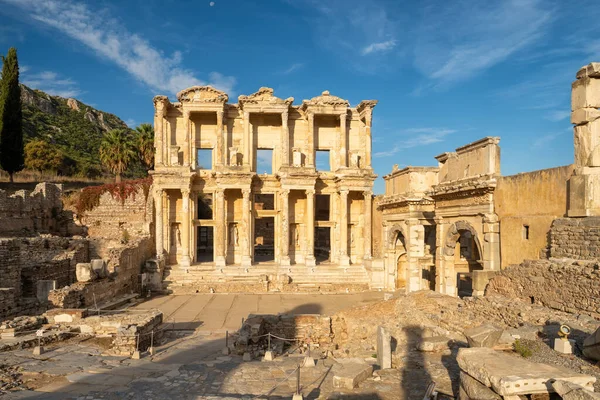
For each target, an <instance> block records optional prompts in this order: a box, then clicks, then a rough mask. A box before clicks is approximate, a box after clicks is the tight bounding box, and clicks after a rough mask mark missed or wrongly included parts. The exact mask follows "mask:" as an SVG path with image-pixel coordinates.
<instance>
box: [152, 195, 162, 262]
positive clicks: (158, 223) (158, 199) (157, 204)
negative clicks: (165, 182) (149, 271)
mask: <svg viewBox="0 0 600 400" xmlns="http://www.w3.org/2000/svg"><path fill="white" fill-rule="evenodd" d="M163 204H164V203H163V190H162V189H155V190H154V209H155V210H156V220H155V221H154V226H155V229H156V235H155V239H156V259H157V260H158V262H159V264H160V263H161V262H162V261H163V260H164V235H163V229H164V227H163V226H164V223H163Z"/></svg>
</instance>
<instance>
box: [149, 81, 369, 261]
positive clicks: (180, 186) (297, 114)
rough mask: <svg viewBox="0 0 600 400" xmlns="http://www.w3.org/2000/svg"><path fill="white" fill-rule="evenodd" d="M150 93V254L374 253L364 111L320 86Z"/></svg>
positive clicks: (197, 257) (310, 256)
mask: <svg viewBox="0 0 600 400" xmlns="http://www.w3.org/2000/svg"><path fill="white" fill-rule="evenodd" d="M177 99H178V101H177V102H175V103H171V102H170V101H169V99H168V98H167V97H166V96H156V97H155V98H154V108H155V119H154V129H155V147H156V157H155V168H154V171H153V172H152V175H153V179H154V184H153V195H154V200H155V204H156V226H155V229H156V248H157V258H158V259H159V260H161V261H163V262H164V263H165V264H167V265H173V266H175V265H178V266H180V267H183V268H187V267H188V266H190V265H193V264H199V265H206V266H214V267H215V268H223V267H226V266H227V265H237V266H242V267H250V266H252V265H255V264H272V265H279V266H289V265H294V264H296V265H306V266H315V265H317V264H321V263H322V264H334V265H340V266H347V265H350V264H361V265H362V264H363V262H364V260H365V259H366V260H370V259H371V256H372V254H371V231H372V228H371V202H372V187H373V181H374V180H375V177H376V176H375V175H374V173H373V169H372V168H371V115H372V110H373V107H374V106H375V105H376V103H377V102H376V101H372V100H370V101H363V102H361V103H360V104H359V105H358V106H357V107H350V105H349V103H348V101H347V100H343V99H341V98H339V97H336V96H332V95H330V94H329V93H328V92H326V91H325V92H323V93H322V95H320V96H317V97H314V98H312V99H310V100H304V101H303V102H302V104H300V105H293V100H294V99H293V98H288V99H280V98H277V97H275V96H274V95H273V90H272V89H270V88H261V89H260V90H259V91H258V92H256V93H254V94H251V95H249V96H239V98H238V103H237V104H229V103H228V100H229V98H228V96H227V94H226V93H224V92H221V91H219V90H217V89H214V88H212V87H210V86H195V87H191V88H188V89H185V90H183V91H181V92H179V93H178V94H177Z"/></svg>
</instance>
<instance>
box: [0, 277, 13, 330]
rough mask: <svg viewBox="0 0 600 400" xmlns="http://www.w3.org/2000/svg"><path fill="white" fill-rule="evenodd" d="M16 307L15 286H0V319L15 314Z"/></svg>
mask: <svg viewBox="0 0 600 400" xmlns="http://www.w3.org/2000/svg"><path fill="white" fill-rule="evenodd" d="M0 276H1V275H0ZM16 307H17V301H16V297H15V288H0V320H3V319H4V318H6V316H8V315H13V314H14V310H15V308H16Z"/></svg>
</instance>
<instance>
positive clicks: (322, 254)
mask: <svg viewBox="0 0 600 400" xmlns="http://www.w3.org/2000/svg"><path fill="white" fill-rule="evenodd" d="M330 255H331V228H329V227H316V228H315V259H316V261H317V263H324V262H327V261H329V257H330Z"/></svg>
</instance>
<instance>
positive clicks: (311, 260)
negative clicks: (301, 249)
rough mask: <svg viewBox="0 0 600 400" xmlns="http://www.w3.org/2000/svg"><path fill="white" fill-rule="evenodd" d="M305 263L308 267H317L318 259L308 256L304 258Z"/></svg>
mask: <svg viewBox="0 0 600 400" xmlns="http://www.w3.org/2000/svg"><path fill="white" fill-rule="evenodd" d="M304 263H305V264H306V266H307V267H314V266H315V265H317V259H316V258H315V256H306V257H305V258H304Z"/></svg>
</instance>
